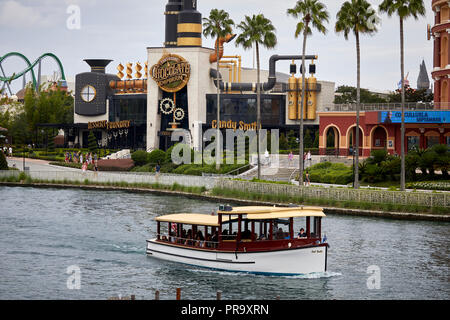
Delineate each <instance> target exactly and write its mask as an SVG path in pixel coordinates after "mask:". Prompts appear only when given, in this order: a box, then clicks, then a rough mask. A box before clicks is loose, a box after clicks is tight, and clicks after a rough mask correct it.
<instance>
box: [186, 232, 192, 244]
mask: <svg viewBox="0 0 450 320" xmlns="http://www.w3.org/2000/svg"><path fill="white" fill-rule="evenodd" d="M184 244H185V245H188V246H191V245H192V229H189V230H188V232H187V236H186V241H185V242H184Z"/></svg>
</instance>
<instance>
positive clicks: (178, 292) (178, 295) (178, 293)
mask: <svg viewBox="0 0 450 320" xmlns="http://www.w3.org/2000/svg"><path fill="white" fill-rule="evenodd" d="M177 300H181V288H177Z"/></svg>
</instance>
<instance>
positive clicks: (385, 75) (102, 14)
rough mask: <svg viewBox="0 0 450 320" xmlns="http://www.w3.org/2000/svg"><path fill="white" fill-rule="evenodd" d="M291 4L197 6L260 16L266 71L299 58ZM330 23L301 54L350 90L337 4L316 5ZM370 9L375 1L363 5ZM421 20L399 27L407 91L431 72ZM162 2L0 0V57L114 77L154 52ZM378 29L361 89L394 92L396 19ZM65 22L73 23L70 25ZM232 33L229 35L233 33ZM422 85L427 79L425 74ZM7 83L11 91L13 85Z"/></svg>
mask: <svg viewBox="0 0 450 320" xmlns="http://www.w3.org/2000/svg"><path fill="white" fill-rule="evenodd" d="M295 2H296V1H295V0H275V1H274V0H220V1H219V0H198V10H199V11H200V12H201V13H202V14H203V17H206V16H208V15H209V12H210V10H211V9H213V8H218V9H223V10H226V11H227V12H229V14H230V16H231V18H232V19H233V20H234V21H235V22H236V24H238V23H239V22H240V21H242V20H243V18H244V16H245V15H251V14H258V13H262V14H264V15H265V16H266V17H267V18H269V19H271V20H272V22H273V24H274V26H275V27H276V29H277V37H278V45H277V47H276V48H275V49H274V50H266V49H263V50H262V52H261V66H262V68H268V60H269V57H270V56H271V55H273V54H300V53H301V46H302V39H300V38H299V39H296V38H295V36H294V32H295V26H296V23H297V22H296V20H295V19H294V18H292V17H288V16H287V15H286V10H287V9H288V8H292V7H294V5H295ZM322 2H323V3H324V4H325V5H326V6H327V9H328V12H329V14H330V21H329V23H328V24H327V29H328V33H327V34H326V35H322V34H319V33H317V32H314V33H313V35H312V37H311V38H309V39H308V42H307V54H317V55H318V56H319V60H318V61H317V75H316V76H317V78H318V79H319V80H326V81H333V82H335V83H336V87H337V86H339V85H343V84H346V85H353V86H355V85H356V48H355V39H354V36H350V38H349V40H348V41H346V40H345V39H344V37H343V36H342V35H337V34H335V32H334V25H335V22H336V13H337V12H338V10H339V8H340V6H341V5H342V3H343V2H344V1H343V0H322ZM369 2H370V3H371V4H372V5H373V6H374V8H375V9H376V10H377V11H378V5H379V4H380V3H381V2H382V0H369ZM424 2H425V5H426V10H427V13H426V16H425V17H422V18H420V19H419V20H414V19H413V18H411V19H409V20H407V22H406V23H405V50H406V55H405V70H406V72H409V77H408V79H409V80H410V81H411V86H412V87H416V84H417V77H418V73H419V66H420V63H421V62H422V59H425V63H426V66H427V69H428V71H429V72H430V71H431V70H432V61H433V60H432V56H433V43H432V41H427V38H426V30H427V24H432V23H433V21H434V18H433V16H434V15H433V11H432V10H431V0H425V1H424ZM166 4H167V0H127V1H124V0H0V39H1V40H0V56H3V55H4V54H6V53H8V52H11V51H17V52H20V53H22V54H24V55H25V56H27V57H28V58H29V59H30V60H31V61H34V60H35V59H36V58H37V57H38V56H40V55H41V54H43V53H45V52H52V53H54V54H56V55H57V56H58V57H59V58H60V60H61V61H62V63H63V65H64V69H65V73H66V77H68V78H71V77H72V78H73V77H74V76H75V75H76V74H77V73H80V72H85V71H88V70H89V67H88V65H87V64H85V62H83V59H87V58H106V59H112V60H114V62H113V63H112V64H111V65H110V66H109V67H108V68H107V72H109V73H116V72H117V70H116V66H117V65H118V64H119V63H120V62H121V63H123V64H125V63H126V62H137V61H140V62H143V61H145V60H146V48H147V47H156V46H162V44H163V42H164V37H165V33H164V32H165V31H164V29H165V28H164V21H165V20H164V14H163V13H164V10H165V5H166ZM71 5H76V6H78V7H79V9H80V22H81V23H80V29H69V28H68V27H67V20H68V19H69V18H70V14H68V13H67V10H68V8H69V7H70V6H71ZM380 18H381V26H379V32H378V33H377V34H375V35H374V36H362V39H361V85H362V87H364V88H371V89H376V90H394V89H395V88H396V85H397V83H398V82H399V81H400V51H399V47H400V44H399V43H400V40H399V38H400V37H399V20H398V18H396V17H392V18H389V17H388V16H387V15H386V14H381V15H380ZM71 21H73V20H71ZM236 31H237V30H236ZM213 43H214V42H213V40H211V39H205V38H204V39H203V46H205V47H213ZM225 50H226V54H227V55H228V54H233V55H234V54H240V55H242V57H243V64H244V66H245V67H252V65H253V53H252V51H244V50H243V49H241V48H236V47H235V45H234V44H229V45H228V46H227V47H226V49H225ZM3 68H4V69H5V72H6V73H7V75H11V74H12V73H13V72H19V71H21V70H22V69H24V68H25V63H23V62H22V61H20V60H19V59H17V58H16V59H10V60H8V61H5V62H3ZM54 70H56V65H55V64H54V63H53V62H52V61H51V60H46V61H45V62H44V64H43V74H52V73H53V71H54ZM277 71H280V72H285V73H288V72H289V62H284V63H279V64H278V65H277ZM429 77H430V79H431V76H430V75H429ZM17 82H20V84H15V86H14V87H18V86H21V83H22V82H21V81H17Z"/></svg>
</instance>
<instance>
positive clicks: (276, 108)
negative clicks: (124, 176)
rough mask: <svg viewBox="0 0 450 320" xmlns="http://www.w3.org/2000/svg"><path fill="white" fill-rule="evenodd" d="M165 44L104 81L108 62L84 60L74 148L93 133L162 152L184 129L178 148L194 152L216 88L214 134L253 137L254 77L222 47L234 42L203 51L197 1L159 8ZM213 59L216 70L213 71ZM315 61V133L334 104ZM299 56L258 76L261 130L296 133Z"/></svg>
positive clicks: (311, 67)
mask: <svg viewBox="0 0 450 320" xmlns="http://www.w3.org/2000/svg"><path fill="white" fill-rule="evenodd" d="M164 14H165V24H166V26H165V41H164V45H163V46H162V47H148V48H147V54H148V60H147V61H146V62H145V63H144V64H142V65H141V64H140V63H126V64H125V65H122V64H119V65H118V66H117V71H118V73H117V74H107V73H106V71H105V68H106V66H107V65H108V64H109V63H110V62H111V61H110V60H98V59H97V60H86V62H87V63H88V64H89V65H90V66H91V72H85V73H81V74H79V75H77V78H76V81H77V83H76V93H75V94H76V101H75V126H74V131H75V133H74V135H75V139H74V143H75V144H78V145H80V146H86V145H87V136H88V134H89V132H90V131H93V132H94V134H95V135H96V137H97V141H98V143H99V145H100V146H103V147H106V146H108V147H109V148H117V149H119V148H128V149H146V150H147V151H151V150H153V149H162V150H167V148H169V147H170V146H171V145H173V143H174V142H173V141H171V135H172V133H173V132H174V131H177V130H180V129H184V131H183V132H184V133H185V134H184V136H185V141H187V142H188V143H190V144H191V147H193V148H195V149H197V150H198V149H201V147H202V138H201V133H202V132H204V131H205V130H207V129H209V128H216V126H217V120H216V119H217V103H216V102H217V88H216V85H217V83H216V81H215V79H216V77H217V76H219V87H220V89H221V108H220V119H221V124H220V127H221V128H223V127H224V125H223V123H222V122H224V123H225V122H226V123H228V124H229V123H233V124H235V126H236V127H237V128H238V129H239V128H241V129H244V130H254V128H255V127H256V126H255V123H256V83H255V82H256V70H255V69H249V68H244V67H243V66H242V58H241V56H239V55H235V54H233V53H232V52H226V53H225V51H228V50H230V51H231V49H232V45H230V44H229V45H228V48H227V43H230V42H232V41H233V40H234V38H235V37H236V35H234V34H230V35H228V36H227V37H225V38H223V39H220V41H219V43H216V45H218V46H219V56H217V55H216V49H215V48H205V47H203V46H202V14H201V13H200V12H199V11H198V8H197V1H192V0H184V1H177V0H169V1H168V3H167V5H166V8H165V12H164ZM217 59H219V65H220V70H219V72H217V70H216V63H217ZM317 59H318V57H317V56H315V55H308V56H307V60H306V61H307V68H306V69H307V71H308V72H307V75H306V77H307V79H306V80H307V81H306V99H305V101H304V108H303V109H304V112H303V119H304V120H305V121H304V123H305V127H306V128H308V127H309V128H310V129H311V130H312V131H314V130H318V128H319V119H318V113H319V112H321V111H325V107H324V106H329V105H330V104H332V103H333V99H334V83H333V82H327V81H318V80H317V79H316V78H315V73H316V64H315V63H316V62H317V61H318V60H317ZM300 60H301V56H300V55H285V54H283V55H282V54H280V55H278V54H275V55H273V56H272V57H271V58H270V61H269V70H262V71H261V82H262V84H261V86H262V89H263V91H262V99H261V119H262V127H263V128H264V129H279V130H280V132H287V131H290V130H294V131H297V132H298V127H299V122H300V120H299V119H300V117H301V114H300V101H299V100H300V98H301V91H300V90H299V88H300V87H301V74H299V73H297V69H298V68H297V67H296V65H300V64H301V61H300ZM280 61H289V62H290V63H291V67H290V70H286V72H289V73H290V75H289V74H287V73H282V72H277V64H278V63H279V62H280Z"/></svg>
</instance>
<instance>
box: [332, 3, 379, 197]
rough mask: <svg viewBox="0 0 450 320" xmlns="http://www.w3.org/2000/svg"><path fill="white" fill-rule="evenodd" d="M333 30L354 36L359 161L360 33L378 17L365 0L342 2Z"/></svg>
mask: <svg viewBox="0 0 450 320" xmlns="http://www.w3.org/2000/svg"><path fill="white" fill-rule="evenodd" d="M336 19H337V21H336V26H335V31H336V32H337V33H344V37H345V40H348V36H349V34H350V33H353V34H354V35H355V38H356V66H357V67H356V74H357V76H356V139H355V140H356V141H355V143H356V147H355V148H356V151H355V153H356V161H355V162H356V163H357V164H358V163H359V111H360V103H361V48H360V43H359V35H360V34H373V33H375V32H376V31H377V28H376V24H377V23H378V22H379V19H378V17H377V15H376V13H375V10H373V8H372V6H371V5H370V4H369V3H368V2H367V1H366V0H350V1H346V2H344V3H343V4H342V7H341V9H340V10H339V12H338V13H337V15H336ZM354 171H355V183H354V187H355V189H358V188H359V166H358V165H355V167H354Z"/></svg>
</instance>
